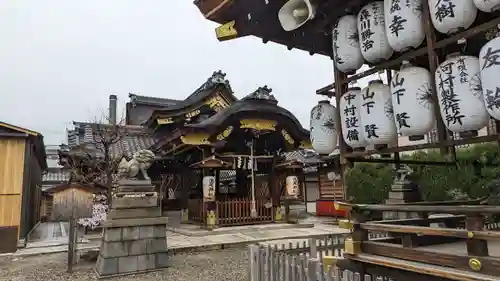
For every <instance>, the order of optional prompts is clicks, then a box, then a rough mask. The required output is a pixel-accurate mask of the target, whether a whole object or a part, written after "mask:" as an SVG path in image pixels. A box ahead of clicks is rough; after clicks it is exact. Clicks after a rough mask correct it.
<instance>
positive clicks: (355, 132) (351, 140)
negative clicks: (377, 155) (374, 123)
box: [339, 88, 366, 148]
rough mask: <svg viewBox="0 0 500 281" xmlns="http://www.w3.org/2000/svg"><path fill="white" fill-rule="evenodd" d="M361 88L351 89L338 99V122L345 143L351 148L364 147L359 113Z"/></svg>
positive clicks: (363, 134) (364, 141)
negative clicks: (340, 124) (340, 125)
mask: <svg viewBox="0 0 500 281" xmlns="http://www.w3.org/2000/svg"><path fill="white" fill-rule="evenodd" d="M361 105H362V102H361V88H351V89H349V90H347V92H346V93H345V94H344V95H342V97H341V98H340V105H339V106H340V122H341V123H342V136H343V138H344V141H345V143H346V144H347V145H348V146H350V147H352V148H360V147H365V146H366V139H365V133H364V128H363V126H362V124H361V116H360V111H361V110H362V108H361Z"/></svg>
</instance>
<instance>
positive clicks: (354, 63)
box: [332, 15, 364, 73]
mask: <svg viewBox="0 0 500 281" xmlns="http://www.w3.org/2000/svg"><path fill="white" fill-rule="evenodd" d="M332 40H333V41H332V46H333V59H334V62H335V67H336V68H337V69H338V70H340V71H342V72H345V73H351V72H355V71H356V70H358V69H359V68H361V66H363V62H364V61H363V56H362V55H361V50H360V48H359V38H358V26H357V19H356V17H355V16H352V15H347V16H343V17H341V18H340V19H339V20H338V21H337V23H336V24H335V26H334V28H333V31H332Z"/></svg>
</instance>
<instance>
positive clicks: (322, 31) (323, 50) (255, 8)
mask: <svg viewBox="0 0 500 281" xmlns="http://www.w3.org/2000/svg"><path fill="white" fill-rule="evenodd" d="M285 2H286V1H227V0H196V1H194V4H195V5H196V6H197V7H198V9H199V10H200V12H201V13H202V14H203V15H204V16H205V18H207V19H209V20H211V21H214V22H217V23H219V24H222V25H224V24H227V25H226V28H225V29H226V32H218V31H219V30H223V29H224V27H221V28H219V29H216V33H221V35H226V34H228V36H227V37H228V38H225V37H224V36H220V35H219V40H221V41H224V40H230V39H233V38H238V37H244V36H248V35H253V36H257V37H259V38H262V41H263V42H264V43H267V42H268V41H271V42H275V43H278V44H282V45H285V46H286V47H287V48H288V49H292V48H297V49H301V50H305V51H308V52H309V53H310V54H322V55H326V56H329V57H332V56H333V54H332V45H331V44H332V42H331V35H330V34H331V27H332V25H333V24H334V23H335V22H336V21H337V20H338V18H339V17H341V16H343V15H345V14H347V13H350V12H353V13H355V12H357V11H359V9H360V8H361V7H362V6H363V5H365V4H367V3H369V2H372V1H368V0H352V1H346V0H318V1H316V3H318V5H317V7H318V8H317V10H316V16H315V18H314V19H312V20H310V21H309V22H307V23H306V24H305V25H304V26H302V27H301V28H299V29H297V30H294V31H290V32H286V31H284V30H283V28H282V27H281V25H280V23H279V20H278V16H277V15H278V11H279V9H280V8H281V7H282V6H283V4H284V3H285ZM233 21H234V22H233ZM228 30H229V31H230V32H227V31H228ZM222 33H226V34H222Z"/></svg>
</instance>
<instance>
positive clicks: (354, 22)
mask: <svg viewBox="0 0 500 281" xmlns="http://www.w3.org/2000/svg"><path fill="white" fill-rule="evenodd" d="M423 1H426V0H385V1H375V2H372V3H369V4H367V5H365V6H363V8H362V9H361V10H360V11H359V13H358V15H357V17H356V16H354V15H346V16H343V17H341V18H340V19H339V20H338V21H337V23H336V24H335V26H334V28H333V30H332V40H333V44H332V46H333V56H334V62H335V67H336V68H337V69H338V70H340V71H342V72H344V73H354V72H355V71H356V70H358V69H359V68H361V66H362V65H363V64H364V61H365V60H366V61H367V62H369V63H372V64H375V63H378V62H380V61H383V60H387V59H389V58H390V57H391V56H392V55H393V53H394V51H396V52H405V51H408V50H410V49H412V48H417V47H418V46H420V45H421V44H422V42H423V41H424V39H425V30H424V22H423V21H424V18H423V8H422V7H423V5H422V2H423ZM428 1H429V12H430V16H431V21H432V24H433V26H434V28H435V29H436V30H437V31H438V32H440V33H443V34H453V33H456V32H458V31H460V30H465V29H467V28H469V27H470V26H471V25H472V24H473V23H474V21H475V19H476V16H477V10H478V9H479V10H481V11H483V12H488V13H489V12H493V11H495V10H497V9H498V8H500V0H487V1H485V0H428Z"/></svg>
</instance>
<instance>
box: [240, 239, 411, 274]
mask: <svg viewBox="0 0 500 281" xmlns="http://www.w3.org/2000/svg"><path fill="white" fill-rule="evenodd" d="M344 237H345V235H326V236H324V237H322V238H311V239H309V240H308V241H307V242H305V241H303V242H302V243H295V244H294V243H288V244H281V245H277V244H274V245H267V246H264V245H251V246H249V252H250V257H249V261H250V265H249V267H250V272H249V275H250V278H249V280H250V281H358V280H359V281H361V280H364V281H372V280H374V281H375V280H377V281H378V280H381V281H396V280H393V279H390V278H387V277H382V276H372V275H368V274H361V273H359V272H355V271H351V270H342V269H340V268H337V267H335V266H329V265H328V264H329V262H328V260H330V259H331V258H332V257H342V256H343V252H344ZM387 237H388V234H386V233H373V234H370V239H371V240H377V239H381V238H387ZM397 281H399V280H397ZM402 281H406V280H402Z"/></svg>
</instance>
